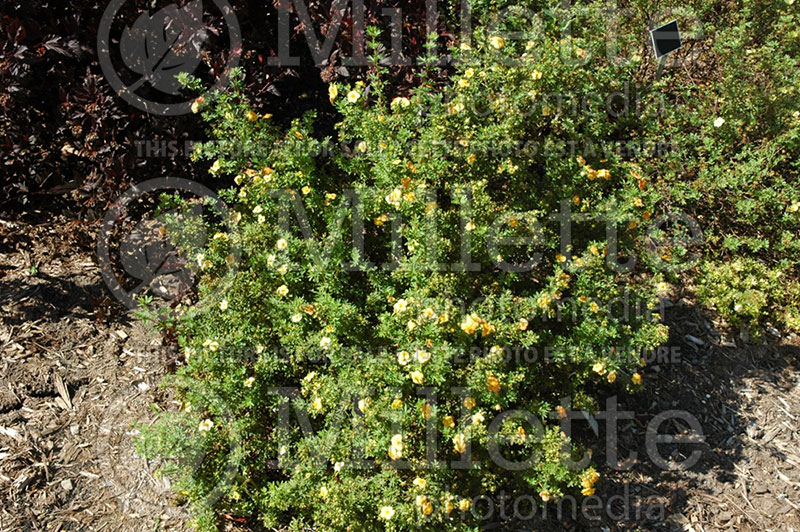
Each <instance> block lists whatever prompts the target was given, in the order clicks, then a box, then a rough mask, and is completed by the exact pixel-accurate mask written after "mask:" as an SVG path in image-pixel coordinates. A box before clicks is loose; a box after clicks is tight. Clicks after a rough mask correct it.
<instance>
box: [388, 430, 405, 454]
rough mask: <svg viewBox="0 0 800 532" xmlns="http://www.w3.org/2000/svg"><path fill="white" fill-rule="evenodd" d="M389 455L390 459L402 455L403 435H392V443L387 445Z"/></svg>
mask: <svg viewBox="0 0 800 532" xmlns="http://www.w3.org/2000/svg"><path fill="white" fill-rule="evenodd" d="M389 457H390V458H391V459H392V460H399V459H400V458H402V457H403V436H402V435H401V434H395V435H394V436H392V444H391V445H390V446H389Z"/></svg>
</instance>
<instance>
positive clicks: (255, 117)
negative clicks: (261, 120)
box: [247, 111, 258, 122]
mask: <svg viewBox="0 0 800 532" xmlns="http://www.w3.org/2000/svg"><path fill="white" fill-rule="evenodd" d="M256 120H258V115H257V114H256V113H254V112H253V111H247V121H248V122H255V121H256Z"/></svg>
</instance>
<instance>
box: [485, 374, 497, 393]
mask: <svg viewBox="0 0 800 532" xmlns="http://www.w3.org/2000/svg"><path fill="white" fill-rule="evenodd" d="M486 389H487V390H489V391H490V392H492V393H499V392H500V379H498V378H497V377H495V376H494V375H490V376H489V377H488V378H487V379H486Z"/></svg>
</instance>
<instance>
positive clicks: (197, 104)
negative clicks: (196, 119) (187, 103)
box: [192, 96, 206, 113]
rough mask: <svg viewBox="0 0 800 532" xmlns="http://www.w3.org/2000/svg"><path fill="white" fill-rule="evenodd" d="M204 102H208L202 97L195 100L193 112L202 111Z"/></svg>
mask: <svg viewBox="0 0 800 532" xmlns="http://www.w3.org/2000/svg"><path fill="white" fill-rule="evenodd" d="M204 101H206V99H205V98H203V97H202V96H200V97H198V98H195V100H194V101H193V102H192V112H193V113H197V112H198V111H199V110H200V106H201V105H203V102H204Z"/></svg>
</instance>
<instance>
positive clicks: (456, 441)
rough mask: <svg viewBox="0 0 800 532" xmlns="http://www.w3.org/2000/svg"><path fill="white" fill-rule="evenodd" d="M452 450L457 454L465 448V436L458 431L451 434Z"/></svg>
mask: <svg viewBox="0 0 800 532" xmlns="http://www.w3.org/2000/svg"><path fill="white" fill-rule="evenodd" d="M453 450H455V452H457V453H458V454H461V453H463V452H464V451H466V450H467V438H466V437H465V436H464V435H463V434H461V433H459V434H456V435H455V436H453Z"/></svg>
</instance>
